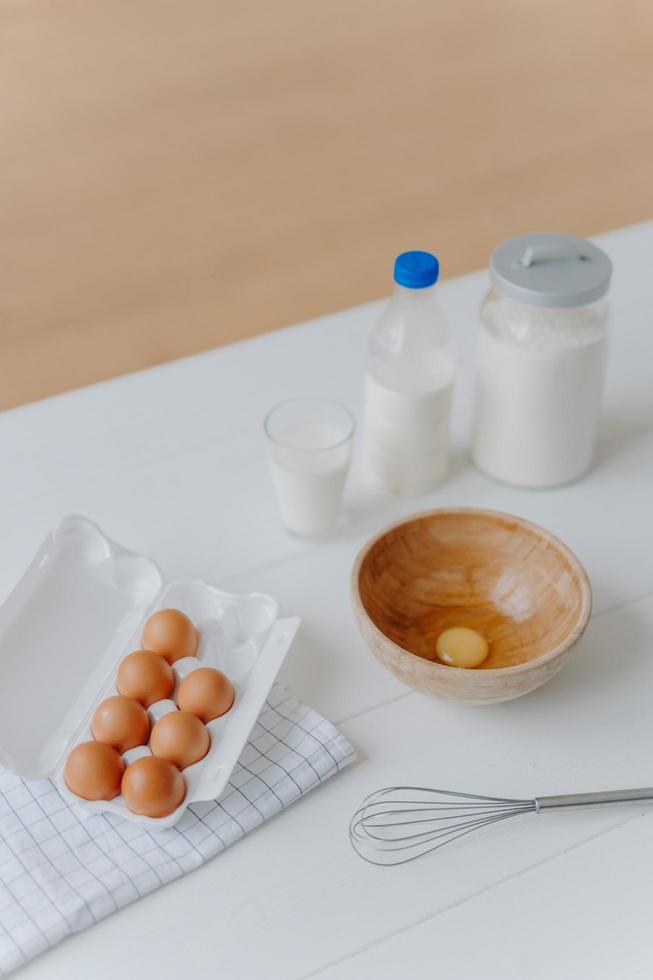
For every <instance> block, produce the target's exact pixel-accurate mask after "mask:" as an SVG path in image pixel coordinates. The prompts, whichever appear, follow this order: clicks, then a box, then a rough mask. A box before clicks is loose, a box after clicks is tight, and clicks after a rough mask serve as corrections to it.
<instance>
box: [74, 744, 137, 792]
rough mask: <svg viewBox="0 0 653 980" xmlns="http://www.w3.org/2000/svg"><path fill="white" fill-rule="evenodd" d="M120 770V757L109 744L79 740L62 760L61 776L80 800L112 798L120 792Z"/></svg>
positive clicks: (121, 767) (121, 769)
mask: <svg viewBox="0 0 653 980" xmlns="http://www.w3.org/2000/svg"><path fill="white" fill-rule="evenodd" d="M124 771H125V766H124V763H123V761H122V759H121V758H120V756H119V755H118V753H117V752H116V750H115V749H112V748H111V746H110V745H105V744H104V742H80V744H79V745H76V746H75V748H74V749H73V750H72V752H71V753H70V755H69V756H68V758H67V759H66V767H65V769H64V779H65V780H66V786H67V787H68V789H69V790H70V791H71V792H72V793H75V794H76V795H77V796H81V798H82V799H83V800H112V799H113V798H114V797H115V796H118V794H119V793H120V781H121V779H122V776H123V772H124Z"/></svg>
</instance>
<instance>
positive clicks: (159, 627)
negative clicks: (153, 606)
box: [141, 609, 199, 664]
mask: <svg viewBox="0 0 653 980" xmlns="http://www.w3.org/2000/svg"><path fill="white" fill-rule="evenodd" d="M198 640H199V637H198V635H197V630H196V629H195V627H194V626H193V624H192V623H191V621H190V619H189V618H188V616H186V615H184V613H183V612H180V611H179V609H159V611H158V612H155V613H154V615H152V616H150V618H149V619H148V621H147V622H146V623H145V626H144V627H143V635H142V637H141V643H142V644H143V647H144V649H145V650H151V651H152V652H153V653H160V654H161V656H162V657H165V658H166V660H167V661H168V663H170V664H173V663H174V662H175V660H180V659H181V658H182V657H194V656H195V654H196V653H197V643H198Z"/></svg>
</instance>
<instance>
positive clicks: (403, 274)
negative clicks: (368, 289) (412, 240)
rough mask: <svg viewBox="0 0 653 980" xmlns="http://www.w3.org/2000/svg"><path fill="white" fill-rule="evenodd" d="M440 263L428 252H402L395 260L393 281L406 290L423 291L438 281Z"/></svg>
mask: <svg viewBox="0 0 653 980" xmlns="http://www.w3.org/2000/svg"><path fill="white" fill-rule="evenodd" d="M439 274H440V263H439V262H438V260H437V259H436V257H435V255H431V253H430V252H402V253H401V255H398V256H397V258H396V259H395V268H394V280H395V282H396V283H397V284H398V285H399V286H406V287H407V289H425V288H426V286H432V285H433V283H435V282H437V281H438V275H439Z"/></svg>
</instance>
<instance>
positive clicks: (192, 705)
mask: <svg viewBox="0 0 653 980" xmlns="http://www.w3.org/2000/svg"><path fill="white" fill-rule="evenodd" d="M234 697H235V692H234V686H233V684H232V683H231V681H230V680H229V678H228V677H227V675H226V674H223V673H222V671H221V670H215V669H214V668H213V667H198V668H197V670H193V671H191V672H190V674H188V676H187V677H185V678H184V679H183V681H182V682H181V684H180V685H179V693H178V694H177V704H178V705H179V708H180V709H181V711H190V713H191V714H192V715H197V717H198V718H199V719H200V721H203V722H204V724H206V723H207V722H209V721H213V719H214V718H219V717H220V715H224V714H226V713H227V711H229V708H230V707H231V706H232V704H233V703H234Z"/></svg>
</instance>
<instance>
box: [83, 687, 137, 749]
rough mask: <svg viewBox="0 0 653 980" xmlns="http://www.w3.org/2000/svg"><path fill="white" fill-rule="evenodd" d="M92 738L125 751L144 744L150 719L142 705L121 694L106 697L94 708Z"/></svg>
mask: <svg viewBox="0 0 653 980" xmlns="http://www.w3.org/2000/svg"><path fill="white" fill-rule="evenodd" d="M91 731H92V732H93V738H96V739H97V740H98V742H104V743H105V745H111V746H113V748H114V749H115V750H116V751H117V752H120V753H122V752H126V751H127V749H133V748H134V746H135V745H144V744H145V743H146V742H147V736H148V735H149V733H150V719H149V718H148V717H147V711H146V710H145V708H144V707H143V705H142V704H139V702H138V701H135V700H134V698H126V697H125V696H124V695H122V694H116V695H115V697H112V698H107V699H106V700H105V701H102V703H101V704H99V705H98V706H97V708H96V709H95V714H94V715H93V721H92V722H91Z"/></svg>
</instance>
